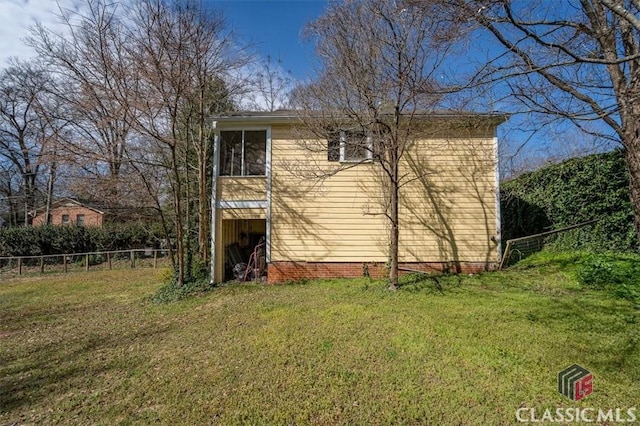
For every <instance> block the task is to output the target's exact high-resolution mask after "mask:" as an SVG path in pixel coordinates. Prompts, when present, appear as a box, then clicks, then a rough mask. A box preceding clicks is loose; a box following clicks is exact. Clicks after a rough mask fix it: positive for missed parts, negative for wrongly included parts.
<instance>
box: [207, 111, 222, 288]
mask: <svg viewBox="0 0 640 426" xmlns="http://www.w3.org/2000/svg"><path fill="white" fill-rule="evenodd" d="M217 124H218V122H217V121H214V122H213V126H212V127H213V131H214V132H215V136H214V138H213V172H212V173H211V268H210V274H211V277H210V279H209V284H211V285H215V283H216V231H217V228H216V205H217V204H218V200H217V191H216V186H217V182H218V163H219V158H220V133H219V132H217V131H216V128H217Z"/></svg>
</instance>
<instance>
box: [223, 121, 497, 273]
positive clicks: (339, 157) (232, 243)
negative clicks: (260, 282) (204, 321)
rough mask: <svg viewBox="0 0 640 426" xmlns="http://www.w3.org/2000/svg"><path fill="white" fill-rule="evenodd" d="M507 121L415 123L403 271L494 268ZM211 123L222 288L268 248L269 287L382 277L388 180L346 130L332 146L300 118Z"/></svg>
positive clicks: (407, 167)
mask: <svg viewBox="0 0 640 426" xmlns="http://www.w3.org/2000/svg"><path fill="white" fill-rule="evenodd" d="M504 120H505V117H504V116H502V115H493V114H447V113H440V114H428V115H426V114H425V115H424V116H421V117H420V118H419V122H420V123H421V127H420V128H421V129H423V130H421V131H420V133H419V134H420V136H419V137H417V138H415V140H414V141H413V142H412V143H411V145H410V146H408V148H407V150H406V151H405V153H404V155H403V157H402V161H401V164H400V175H401V176H402V177H403V182H404V184H403V186H402V188H401V192H400V206H399V208H400V211H399V214H400V244H399V245H400V246H399V260H400V264H401V268H402V269H404V270H420V271H434V270H437V271H454V272H477V271H481V270H487V269H491V268H493V267H495V266H496V265H497V264H498V263H499V261H500V209H499V206H500V205H499V193H498V180H499V176H498V160H497V137H496V128H497V126H498V125H499V124H500V123H502V122H503V121H504ZM214 121H215V128H216V138H215V149H214V170H213V172H214V179H213V185H212V187H213V188H212V191H213V192H212V194H213V197H212V199H213V200H212V207H213V208H212V211H213V214H212V230H213V231H212V247H211V259H212V262H211V273H212V278H213V280H214V281H215V282H222V281H224V280H228V279H231V278H232V277H233V272H232V269H233V266H234V263H239V261H240V260H241V259H242V261H243V262H247V261H248V260H249V257H250V255H251V253H252V251H253V248H254V247H255V246H257V245H258V244H259V243H260V242H261V241H264V245H262V246H260V247H262V250H259V251H258V252H257V253H259V254H262V256H261V258H263V259H264V262H265V264H264V265H261V266H263V269H264V270H265V271H266V274H267V277H268V281H269V282H281V281H285V280H288V279H300V278H314V277H356V276H362V275H363V274H364V275H370V276H376V277H377V276H382V275H384V274H385V273H386V269H385V267H386V266H385V265H386V263H387V261H388V241H389V237H388V220H387V219H386V217H385V215H384V212H385V209H384V205H385V200H386V197H385V191H384V188H383V186H384V179H382V178H381V171H380V167H379V164H377V162H376V161H375V160H374V159H372V158H367V155H368V154H367V152H366V150H365V151H362V152H358V150H357V149H356V150H351V151H350V150H349V139H348V137H345V134H346V133H345V131H337V132H336V135H339V137H337V138H336V140H335V141H333V143H332V141H327V140H325V141H322V140H312V139H313V138H314V137H313V136H310V135H309V134H308V133H307V134H305V132H304V131H303V130H302V131H301V130H300V129H301V124H300V123H301V122H300V120H299V117H298V115H297V114H296V113H295V111H276V112H272V113H265V112H260V113H248V112H239V113H234V114H231V115H225V116H219V117H216V118H214ZM338 130H340V129H338ZM347 131H348V130H347ZM336 141H337V142H336ZM338 170H339V171H338ZM333 171H337V172H336V173H334V172H333Z"/></svg>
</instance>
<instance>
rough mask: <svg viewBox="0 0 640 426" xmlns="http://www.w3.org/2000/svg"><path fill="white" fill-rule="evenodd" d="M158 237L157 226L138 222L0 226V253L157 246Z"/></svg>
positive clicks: (48, 252)
mask: <svg viewBox="0 0 640 426" xmlns="http://www.w3.org/2000/svg"><path fill="white" fill-rule="evenodd" d="M162 238H163V236H162V234H161V233H160V232H159V230H158V229H157V227H148V226H143V225H141V224H138V223H133V224H116V225H110V226H108V227H104V228H95V227H82V226H74V225H62V226H40V227H23V228H3V229H0V257H2V256H37V255H48V254H64V253H84V252H92V251H105V250H126V249H132V248H143V247H157V246H158V244H159V242H160V240H161V239H162Z"/></svg>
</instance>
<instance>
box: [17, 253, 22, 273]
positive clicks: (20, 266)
mask: <svg viewBox="0 0 640 426" xmlns="http://www.w3.org/2000/svg"><path fill="white" fill-rule="evenodd" d="M18 275H22V258H21V257H19V258H18Z"/></svg>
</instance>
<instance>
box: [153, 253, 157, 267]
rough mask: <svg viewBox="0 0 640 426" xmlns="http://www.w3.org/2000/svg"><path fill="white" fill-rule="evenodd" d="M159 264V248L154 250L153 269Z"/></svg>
mask: <svg viewBox="0 0 640 426" xmlns="http://www.w3.org/2000/svg"><path fill="white" fill-rule="evenodd" d="M157 266H158V250H155V249H154V250H153V269H156V267H157Z"/></svg>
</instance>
